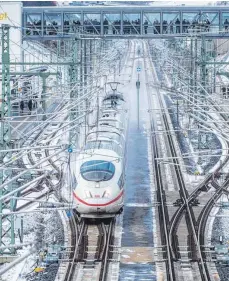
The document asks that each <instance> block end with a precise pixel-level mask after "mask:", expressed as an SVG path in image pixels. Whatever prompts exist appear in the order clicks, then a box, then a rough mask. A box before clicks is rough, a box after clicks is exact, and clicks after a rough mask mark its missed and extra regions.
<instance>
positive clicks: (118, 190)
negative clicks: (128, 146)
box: [73, 90, 128, 218]
mask: <svg viewBox="0 0 229 281" xmlns="http://www.w3.org/2000/svg"><path fill="white" fill-rule="evenodd" d="M127 120H128V117H127V110H126V106H125V100H124V98H123V95H122V94H121V93H118V92H117V91H116V90H113V91H112V92H111V93H109V94H107V95H106V97H105V98H104V99H103V102H102V113H101V115H100V117H99V120H98V122H97V125H96V126H95V127H94V128H93V129H92V130H91V131H90V132H89V133H88V135H87V138H86V145H85V147H84V150H83V152H82V153H80V154H79V156H78V158H77V161H76V169H75V172H74V175H73V176H74V180H73V182H74V184H73V196H74V203H75V208H76V210H77V212H78V213H79V214H80V215H81V216H82V217H89V218H104V217H112V216H115V214H117V213H119V212H120V211H121V210H122V207H123V201H124V199H123V196H124V182H125V143H126V131H127Z"/></svg>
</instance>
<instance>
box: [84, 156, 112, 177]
mask: <svg viewBox="0 0 229 281" xmlns="http://www.w3.org/2000/svg"><path fill="white" fill-rule="evenodd" d="M80 173H81V175H82V177H83V178H84V179H85V180H87V181H97V182H99V181H108V180H110V179H111V178H112V177H113V175H114V173H115V166H114V164H112V163H111V162H107V161H102V160H93V161H88V162H85V163H84V164H82V166H81V167H80Z"/></svg>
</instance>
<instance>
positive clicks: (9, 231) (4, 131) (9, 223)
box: [0, 25, 15, 254]
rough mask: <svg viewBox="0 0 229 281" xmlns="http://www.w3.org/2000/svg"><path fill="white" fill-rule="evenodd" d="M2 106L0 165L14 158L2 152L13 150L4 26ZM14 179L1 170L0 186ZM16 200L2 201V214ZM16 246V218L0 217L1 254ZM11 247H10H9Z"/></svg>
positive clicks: (2, 191)
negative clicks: (9, 120) (8, 120)
mask: <svg viewBox="0 0 229 281" xmlns="http://www.w3.org/2000/svg"><path fill="white" fill-rule="evenodd" d="M1 29H2V38H1V41H2V106H1V123H0V124H1V140H0V146H1V149H0V165H3V163H4V161H5V160H6V159H7V158H11V157H12V152H1V151H4V150H10V149H12V140H11V127H10V124H9V123H8V122H5V121H4V118H5V117H11V104H10V102H11V100H10V64H9V62H10V51H9V33H10V32H9V29H10V28H9V26H8V25H2V27H1ZM11 177H12V169H10V167H9V169H8V170H7V171H6V170H3V169H0V185H2V184H4V183H5V182H6V181H7V180H8V179H9V178H11ZM13 188H14V183H12V182H11V183H9V184H7V185H5V186H4V187H3V188H1V189H0V198H1V197H2V196H3V195H6V194H7V193H9V192H11V191H12V190H13ZM14 206H15V199H10V200H9V201H8V202H7V203H6V202H3V201H2V200H0V213H1V214H2V213H7V212H12V211H14ZM9 243H10V244H13V245H14V244H15V232H14V216H13V215H9V216H4V217H3V216H2V215H0V254H15V248H13V247H12V248H10V247H9V248H7V247H6V248H3V249H2V248H1V247H2V246H7V245H9ZM9 246H10V245H9Z"/></svg>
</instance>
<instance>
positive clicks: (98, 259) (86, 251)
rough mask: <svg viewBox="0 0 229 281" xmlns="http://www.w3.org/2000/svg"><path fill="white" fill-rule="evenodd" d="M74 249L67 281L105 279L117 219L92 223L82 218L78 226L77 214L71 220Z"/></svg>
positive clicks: (102, 280)
mask: <svg viewBox="0 0 229 281" xmlns="http://www.w3.org/2000/svg"><path fill="white" fill-rule="evenodd" d="M70 226H71V233H72V249H73V251H72V252H71V254H70V255H69V260H70V262H69V265H68V269H67V272H66V276H65V279H64V280H65V281H71V280H72V281H73V280H76V279H77V280H82V281H91V280H93V281H105V280H106V279H107V272H108V266H109V259H110V258H111V255H112V253H111V251H112V246H111V242H112V237H113V233H114V227H115V219H110V220H106V221H99V222H94V223H92V222H91V221H89V220H87V219H81V222H80V224H79V228H78V227H77V218H76V215H75V216H74V217H73V218H72V220H71V221H70Z"/></svg>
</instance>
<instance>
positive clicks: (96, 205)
mask: <svg viewBox="0 0 229 281" xmlns="http://www.w3.org/2000/svg"><path fill="white" fill-rule="evenodd" d="M123 192H124V191H123V190H122V191H121V192H120V193H119V195H118V196H117V197H115V198H114V199H113V200H111V201H109V202H107V203H104V204H90V203H87V202H86V201H84V200H82V199H80V198H79V197H78V196H77V195H76V194H75V193H74V192H73V196H74V197H75V198H76V199H77V200H78V201H79V202H80V203H83V204H84V205H87V206H91V207H105V206H107V205H110V204H112V203H114V202H115V201H117V200H118V199H119V198H120V197H121V196H122V195H123Z"/></svg>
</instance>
